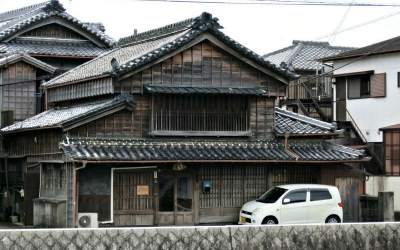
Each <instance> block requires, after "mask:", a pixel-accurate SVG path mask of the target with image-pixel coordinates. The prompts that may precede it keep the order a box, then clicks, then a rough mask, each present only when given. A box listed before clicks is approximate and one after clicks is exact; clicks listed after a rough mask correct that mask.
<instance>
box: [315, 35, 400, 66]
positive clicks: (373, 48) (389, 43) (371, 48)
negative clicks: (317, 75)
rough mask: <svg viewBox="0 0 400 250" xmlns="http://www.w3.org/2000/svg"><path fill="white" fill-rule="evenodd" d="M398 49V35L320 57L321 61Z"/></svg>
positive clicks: (396, 50) (399, 41) (399, 48)
mask: <svg viewBox="0 0 400 250" xmlns="http://www.w3.org/2000/svg"><path fill="white" fill-rule="evenodd" d="M398 51H400V36H398V37H394V38H391V39H388V40H385V41H382V42H379V43H374V44H371V45H368V46H365V47H362V48H358V49H354V50H351V51H346V52H343V53H340V54H337V55H332V56H329V55H327V56H322V57H320V58H321V60H323V61H330V60H338V59H341V58H352V57H359V56H364V55H368V54H371V55H375V54H382V53H390V52H398Z"/></svg>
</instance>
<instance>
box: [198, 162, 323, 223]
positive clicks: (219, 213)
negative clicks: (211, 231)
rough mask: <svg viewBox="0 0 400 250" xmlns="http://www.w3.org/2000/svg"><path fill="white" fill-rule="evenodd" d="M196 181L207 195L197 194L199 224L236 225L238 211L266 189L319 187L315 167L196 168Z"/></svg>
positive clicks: (276, 165) (296, 165)
mask: <svg viewBox="0 0 400 250" xmlns="http://www.w3.org/2000/svg"><path fill="white" fill-rule="evenodd" d="M199 181H200V183H201V182H203V181H210V182H211V192H210V193H202V192H201V190H200V194H199V222H200V223H215V222H237V220H238V216H239V210H240V208H241V207H242V205H243V204H244V203H246V202H248V201H251V200H255V199H257V198H259V197H260V196H261V195H262V194H263V193H265V192H266V191H267V190H268V189H269V188H271V187H274V186H277V185H282V184H293V183H316V184H318V183H321V170H320V166H319V165H318V164H288V165H284V164H265V165H241V164H222V165H218V166H216V165H208V166H207V165H204V166H201V167H200V172H199Z"/></svg>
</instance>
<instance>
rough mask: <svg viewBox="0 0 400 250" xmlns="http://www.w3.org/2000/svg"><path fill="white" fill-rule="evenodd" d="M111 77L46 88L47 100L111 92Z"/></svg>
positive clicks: (112, 90) (77, 97) (58, 100)
mask: <svg viewBox="0 0 400 250" xmlns="http://www.w3.org/2000/svg"><path fill="white" fill-rule="evenodd" d="M112 84H113V83H112V78H111V77H105V78H100V79H96V80H92V81H87V82H84V83H78V84H71V85H66V86H62V87H57V88H51V89H48V90H47V102H49V103H52V102H60V101H64V100H73V99H79V98H85V97H92V96H98V95H105V94H113V93H114V88H113V85H112Z"/></svg>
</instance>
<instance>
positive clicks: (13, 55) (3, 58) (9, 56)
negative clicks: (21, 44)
mask: <svg viewBox="0 0 400 250" xmlns="http://www.w3.org/2000/svg"><path fill="white" fill-rule="evenodd" d="M20 60H24V61H26V62H27V63H29V64H31V65H33V66H35V67H37V68H41V69H43V70H44V71H47V72H50V73H54V72H55V71H56V70H57V68H56V67H53V66H51V65H50V64H47V63H45V62H43V61H40V60H38V59H36V58H33V57H31V56H30V55H28V54H26V53H20V52H10V53H6V54H3V55H0V66H4V65H6V64H11V63H14V62H17V61H20Z"/></svg>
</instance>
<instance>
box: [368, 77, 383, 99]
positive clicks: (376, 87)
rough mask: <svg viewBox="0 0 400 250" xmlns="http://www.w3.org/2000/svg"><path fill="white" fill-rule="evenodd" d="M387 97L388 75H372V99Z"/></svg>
mask: <svg viewBox="0 0 400 250" xmlns="http://www.w3.org/2000/svg"><path fill="white" fill-rule="evenodd" d="M384 96H386V73H381V74H374V75H371V97H384Z"/></svg>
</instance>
